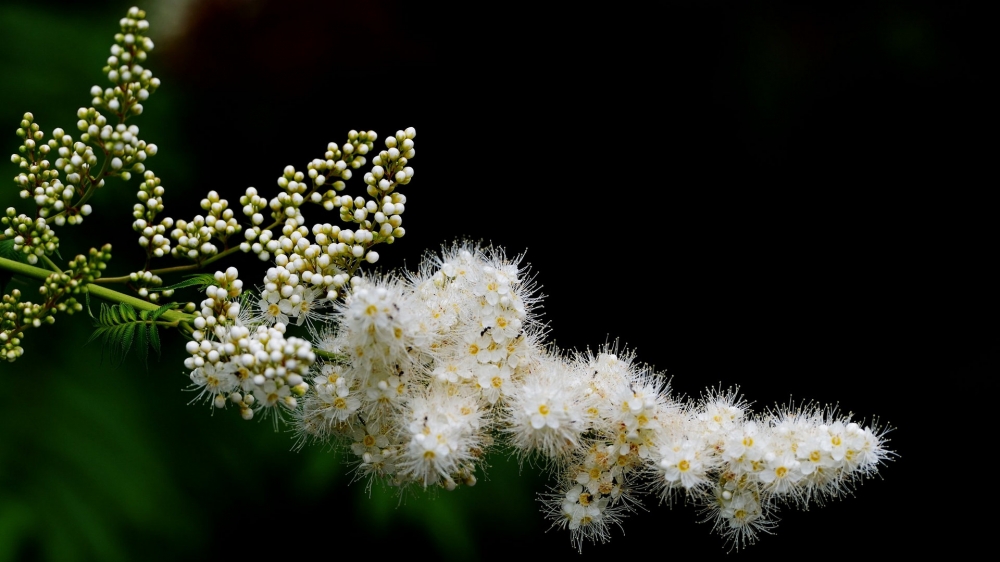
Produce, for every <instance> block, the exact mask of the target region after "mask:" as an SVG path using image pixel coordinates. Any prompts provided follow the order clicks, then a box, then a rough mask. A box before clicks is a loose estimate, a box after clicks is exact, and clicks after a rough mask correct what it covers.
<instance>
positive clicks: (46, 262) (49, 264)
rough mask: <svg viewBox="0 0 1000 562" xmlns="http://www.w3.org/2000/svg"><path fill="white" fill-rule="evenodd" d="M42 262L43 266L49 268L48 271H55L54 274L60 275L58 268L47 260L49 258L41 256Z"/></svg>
mask: <svg viewBox="0 0 1000 562" xmlns="http://www.w3.org/2000/svg"><path fill="white" fill-rule="evenodd" d="M42 261H43V262H45V265H47V266H49V269H51V270H52V271H55V272H56V273H62V270H61V269H59V266H58V265H56V264H55V263H53V262H52V260H50V259H49V256H46V255H45V254H42Z"/></svg>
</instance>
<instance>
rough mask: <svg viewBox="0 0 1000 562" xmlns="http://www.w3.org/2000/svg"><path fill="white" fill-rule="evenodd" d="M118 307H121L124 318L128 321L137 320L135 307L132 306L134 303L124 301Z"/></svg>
mask: <svg viewBox="0 0 1000 562" xmlns="http://www.w3.org/2000/svg"><path fill="white" fill-rule="evenodd" d="M118 308H120V309H121V314H122V319H123V320H125V321H126V322H135V321H136V315H135V309H134V308H132V305H130V304H128V303H124V302H123V303H121V304H120V305H118Z"/></svg>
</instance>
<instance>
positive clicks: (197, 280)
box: [149, 273, 215, 292]
mask: <svg viewBox="0 0 1000 562" xmlns="http://www.w3.org/2000/svg"><path fill="white" fill-rule="evenodd" d="M187 277H188V279H187V280H186V281H181V282H180V283H175V284H173V285H170V286H167V287H157V288H155V289H149V291H150V292H155V291H166V290H168V289H184V288H185V287H198V289H199V290H204V289H205V288H207V287H208V286H209V285H215V276H214V275H211V274H209V273H194V274H191V275H188V276H187Z"/></svg>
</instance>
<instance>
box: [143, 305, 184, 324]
mask: <svg viewBox="0 0 1000 562" xmlns="http://www.w3.org/2000/svg"><path fill="white" fill-rule="evenodd" d="M178 306H180V305H179V304H178V303H176V302H168V303H167V304H165V305H163V306H161V307H160V308H157V309H156V310H154V311H153V313H152V314H151V315H150V317H149V319H150V320H153V321H156V320H159V319H160V316H163V313H164V312H166V311H168V310H173V309H175V308H177V307H178Z"/></svg>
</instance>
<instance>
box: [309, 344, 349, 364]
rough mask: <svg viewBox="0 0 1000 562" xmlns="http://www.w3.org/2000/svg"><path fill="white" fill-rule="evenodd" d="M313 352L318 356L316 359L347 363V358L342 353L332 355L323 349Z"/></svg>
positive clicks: (315, 349)
mask: <svg viewBox="0 0 1000 562" xmlns="http://www.w3.org/2000/svg"><path fill="white" fill-rule="evenodd" d="M312 352H313V353H315V354H316V357H322V358H323V359H326V360H328V361H330V362H333V363H342V364H346V363H347V356H346V355H344V354H342V353H331V352H329V351H323V350H322V349H318V348H315V347H314V348H313V349H312Z"/></svg>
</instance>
